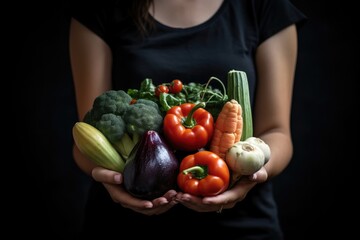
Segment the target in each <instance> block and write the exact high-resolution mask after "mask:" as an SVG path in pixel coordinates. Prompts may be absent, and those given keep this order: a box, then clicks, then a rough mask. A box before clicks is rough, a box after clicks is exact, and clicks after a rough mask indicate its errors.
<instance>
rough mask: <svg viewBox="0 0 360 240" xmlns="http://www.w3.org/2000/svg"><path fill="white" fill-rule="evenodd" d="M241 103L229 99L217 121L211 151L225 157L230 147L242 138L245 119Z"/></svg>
mask: <svg viewBox="0 0 360 240" xmlns="http://www.w3.org/2000/svg"><path fill="white" fill-rule="evenodd" d="M241 114H242V108H241V105H240V104H239V103H238V102H237V101H236V100H235V99H231V100H230V101H227V102H226V103H225V105H224V106H223V108H222V110H221V112H220V113H219V116H218V118H217V119H216V122H215V128H214V135H213V137H212V139H211V143H210V151H212V152H214V153H216V154H217V155H219V157H221V158H223V159H225V154H226V152H227V151H228V149H229V148H230V147H231V146H233V144H234V143H235V142H238V141H239V140H240V138H241V133H242V126H243V119H242V115H241Z"/></svg>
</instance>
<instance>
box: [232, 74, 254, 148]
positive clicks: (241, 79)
mask: <svg viewBox="0 0 360 240" xmlns="http://www.w3.org/2000/svg"><path fill="white" fill-rule="evenodd" d="M227 86H228V87H227V94H228V97H229V99H235V100H236V101H237V102H238V103H239V104H240V105H241V107H242V118H243V126H242V136H241V139H240V140H242V141H243V140H245V139H247V138H249V137H252V136H253V120H252V111H251V102H250V92H249V83H248V79H247V76H246V73H245V72H243V71H238V70H230V71H229V72H228V80H227Z"/></svg>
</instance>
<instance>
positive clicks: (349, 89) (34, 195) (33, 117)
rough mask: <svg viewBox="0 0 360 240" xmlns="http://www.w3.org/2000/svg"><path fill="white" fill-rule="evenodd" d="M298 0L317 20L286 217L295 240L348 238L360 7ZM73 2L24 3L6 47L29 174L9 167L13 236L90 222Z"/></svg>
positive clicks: (297, 99) (281, 186)
mask: <svg viewBox="0 0 360 240" xmlns="http://www.w3.org/2000/svg"><path fill="white" fill-rule="evenodd" d="M292 2H293V3H294V4H295V5H296V6H297V7H298V8H299V9H300V10H302V11H303V12H304V13H305V14H306V15H307V16H308V17H309V20H308V22H307V24H306V25H305V26H304V27H303V28H302V29H301V31H300V32H299V57H298V67H297V71H296V82H295V88H294V100H293V114H292V129H293V139H294V147H295V152H294V157H293V161H292V162H291V163H290V165H289V167H288V168H287V170H286V171H285V172H284V173H283V174H281V175H280V176H278V177H276V178H275V179H274V181H275V194H276V198H277V201H278V203H279V208H280V209H279V211H280V219H281V222H282V225H283V228H284V231H285V236H286V239H287V240H295V239H308V238H312V237H314V238H315V237H321V238H326V237H339V238H341V239H346V238H347V237H349V236H351V235H353V234H356V233H355V232H356V227H357V226H356V224H355V223H356V220H355V221H350V220H349V219H350V218H351V219H353V218H354V217H355V218H356V217H357V216H358V202H357V199H356V198H355V195H358V193H357V190H358V189H359V188H358V187H357V186H356V184H355V170H356V167H355V164H356V161H358V158H359V157H358V156H357V150H358V148H357V146H356V144H358V141H357V140H356V138H357V137H358V132H359V131H358V129H359V127H358V122H359V117H358V115H359V113H358V110H359V106H358V104H357V103H356V102H357V101H356V100H355V96H357V95H358V94H359V93H358V91H357V88H356V86H355V85H356V84H358V83H357V82H358V80H359V77H358V70H359V67H360V66H359V61H358V58H357V57H358V56H359V46H358V38H357V37H355V32H356V29H358V27H356V26H355V16H356V15H355V9H356V8H355V7H354V6H352V3H348V2H347V1H345V2H344V4H343V5H340V3H336V4H331V3H328V1H325V0H321V1H315V0H293V1H292ZM69 3H70V1H51V2H50V3H45V5H44V4H43V3H41V4H40V3H36V2H34V1H31V2H29V3H21V4H20V3H19V5H18V6H14V9H18V11H17V12H16V14H14V16H16V17H18V18H16V19H15V20H14V19H11V20H10V21H11V28H9V31H8V33H9V34H8V35H7V36H9V37H8V38H7V39H6V40H9V41H10V44H9V45H6V46H13V45H14V47H12V48H11V49H10V52H11V54H10V57H9V58H8V61H11V63H13V66H15V69H14V71H13V73H14V74H11V76H14V75H15V77H16V78H15V81H14V80H13V78H12V77H11V78H10V79H9V82H11V87H12V88H11V90H12V91H11V93H10V94H13V95H12V96H14V97H12V98H11V103H12V105H11V106H12V108H11V113H12V116H14V117H15V119H16V120H15V124H16V127H15V128H16V129H15V135H12V134H11V136H12V137H13V136H15V137H14V139H13V142H14V143H15V145H13V146H16V147H15V150H11V153H12V154H16V156H17V157H16V158H15V159H14V160H13V159H10V160H9V161H10V162H11V161H13V162H16V164H17V165H16V169H20V172H17V170H14V171H13V170H10V173H13V175H14V177H13V178H14V179H15V180H12V181H11V182H16V185H15V186H14V187H13V188H10V190H11V193H10V194H11V196H15V199H14V201H12V202H11V203H12V204H9V205H8V206H9V209H8V210H10V211H9V212H10V215H9V217H8V220H9V221H8V222H9V223H13V224H15V225H16V226H18V227H19V226H20V228H19V229H21V231H16V232H13V234H16V233H18V232H19V234H23V233H25V234H28V235H30V234H31V235H32V234H34V236H41V235H49V236H55V237H59V238H60V237H62V236H64V239H65V237H66V239H69V238H71V237H73V236H75V233H76V231H77V230H78V229H79V227H80V226H81V221H82V211H83V207H84V202H85V200H86V190H87V187H88V178H87V177H86V176H85V175H84V174H83V173H81V172H80V171H79V170H78V168H77V167H76V166H75V164H74V161H73V159H72V152H71V147H72V135H71V128H72V126H73V123H74V122H75V121H76V120H77V119H76V109H75V107H74V106H75V100H74V91H73V85H72V79H71V72H70V65H69V56H68V25H69V18H68V17H67V15H66V14H65V11H66V10H67V8H68V7H69V6H70V4H69ZM345 3H346V4H345ZM19 9H20V10H19ZM14 43H16V44H14ZM6 46H5V48H6ZM8 50H9V49H8ZM6 126H7V125H6ZM11 126H12V123H10V125H9V127H10V128H9V130H10V129H11ZM6 130H7V129H6ZM350 138H351V139H354V140H350ZM18 163H20V164H18ZM11 179H12V178H11Z"/></svg>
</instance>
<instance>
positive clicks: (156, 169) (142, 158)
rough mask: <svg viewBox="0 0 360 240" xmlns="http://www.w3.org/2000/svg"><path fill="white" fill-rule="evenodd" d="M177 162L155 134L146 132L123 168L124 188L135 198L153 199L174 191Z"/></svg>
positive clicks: (177, 169)
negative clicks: (171, 190)
mask: <svg viewBox="0 0 360 240" xmlns="http://www.w3.org/2000/svg"><path fill="white" fill-rule="evenodd" d="M178 171H179V162H178V160H177V159H176V157H175V155H174V153H173V152H172V150H170V148H169V147H168V146H167V144H166V142H164V141H163V139H162V137H161V136H160V135H159V134H158V133H157V132H156V131H152V130H149V131H146V132H145V133H144V134H143V136H142V138H141V140H140V142H139V144H138V145H137V146H136V147H135V148H134V150H133V151H132V152H131V154H130V156H129V158H128V159H127V162H126V164H125V167H124V172H123V176H124V187H125V189H126V190H127V191H128V192H129V193H130V194H132V195H133V196H135V197H138V198H141V199H148V200H152V199H154V198H158V197H160V196H162V195H163V194H164V193H166V192H167V191H168V190H170V189H175V188H176V179H177V174H178Z"/></svg>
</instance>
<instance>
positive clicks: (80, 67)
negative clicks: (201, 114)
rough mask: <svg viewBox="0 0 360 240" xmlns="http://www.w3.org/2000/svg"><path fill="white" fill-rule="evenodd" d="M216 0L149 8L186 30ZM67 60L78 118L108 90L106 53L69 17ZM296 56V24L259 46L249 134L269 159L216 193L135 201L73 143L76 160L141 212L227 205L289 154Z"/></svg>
mask: <svg viewBox="0 0 360 240" xmlns="http://www.w3.org/2000/svg"><path fill="white" fill-rule="evenodd" d="M221 3H222V0H186V1H185V0H155V1H154V6H152V7H151V8H150V10H149V11H150V14H152V15H153V16H154V18H155V19H157V20H158V21H159V22H161V23H163V24H165V25H168V26H171V27H179V28H186V27H191V26H194V25H198V24H200V23H202V22H204V21H206V20H207V19H209V18H210V17H211V16H212V15H213V14H214V13H215V12H216V11H217V9H218V8H219V7H220V5H221ZM170 13H171V14H170ZM70 58H71V67H72V71H73V79H74V87H75V93H76V102H77V109H78V116H79V119H83V117H84V115H85V113H86V112H87V111H88V109H90V108H91V106H92V103H93V101H94V99H95V97H97V96H98V95H100V94H101V93H102V92H104V91H107V90H110V89H111V64H112V56H111V51H110V49H109V47H108V46H107V45H106V43H105V42H104V41H103V40H102V39H101V38H99V37H98V36H97V35H95V34H94V33H93V32H91V31H90V30H88V29H87V28H85V27H84V26H83V25H81V24H80V23H79V22H77V21H76V20H74V19H73V20H72V21H71V26H70ZM296 58H297V32H296V28H295V25H291V26H289V27H287V28H285V29H283V30H282V31H280V32H278V33H277V34H275V35H274V36H272V37H270V38H269V39H267V40H266V41H264V42H263V43H262V44H261V45H260V46H259V47H258V49H257V52H256V65H257V74H258V89H257V95H256V99H255V103H256V104H255V112H254V119H253V121H254V136H257V137H259V138H261V139H263V140H264V141H265V142H266V143H267V144H268V145H269V146H270V148H271V159H270V160H269V162H268V163H267V164H266V165H265V166H264V167H263V168H261V169H260V170H259V171H258V172H256V173H255V174H253V175H252V176H250V177H248V178H244V179H242V180H240V181H239V182H238V183H236V184H235V185H234V186H233V187H232V188H231V189H229V190H227V191H225V192H224V193H222V194H220V195H217V196H214V197H205V198H199V197H195V196H192V195H190V194H186V193H182V192H176V191H174V190H170V191H168V192H167V193H166V194H165V195H164V196H163V197H160V198H157V199H154V200H152V201H146V200H142V199H137V198H134V197H132V196H131V195H130V194H128V193H127V192H126V191H125V190H124V188H123V186H122V175H121V174H120V173H117V172H114V171H110V170H106V169H104V168H100V167H97V166H96V165H94V164H93V163H92V162H91V161H90V160H89V159H86V158H85V157H84V156H83V155H82V154H81V153H80V152H79V150H78V149H77V147H76V146H74V159H75V162H76V163H77V165H78V166H79V168H80V169H82V170H83V171H84V172H85V173H87V174H88V175H90V176H92V177H93V178H94V179H95V180H96V181H98V182H101V183H102V184H103V185H104V187H105V188H106V189H107V191H108V193H109V195H110V196H111V198H112V199H113V201H114V202H117V203H119V204H121V205H122V206H123V207H126V208H130V209H132V210H134V211H136V212H140V213H143V214H145V215H157V214H161V213H164V212H166V211H168V210H169V209H170V208H172V207H173V206H174V205H175V204H183V205H184V206H186V207H188V208H190V209H193V210H194V211H198V212H214V211H218V210H220V209H229V208H232V207H234V206H235V204H236V203H237V202H239V201H242V200H243V199H244V198H245V197H246V195H247V193H248V192H249V191H250V190H251V189H252V188H253V187H254V186H255V185H256V184H257V183H261V182H264V181H266V180H268V179H270V178H272V177H274V176H276V175H278V174H279V173H281V172H282V171H283V170H284V169H285V168H286V166H287V165H288V164H289V162H290V159H291V157H292V154H293V145H292V140H291V132H290V111H291V99H292V89H293V80H294V73H295V65H296Z"/></svg>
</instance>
